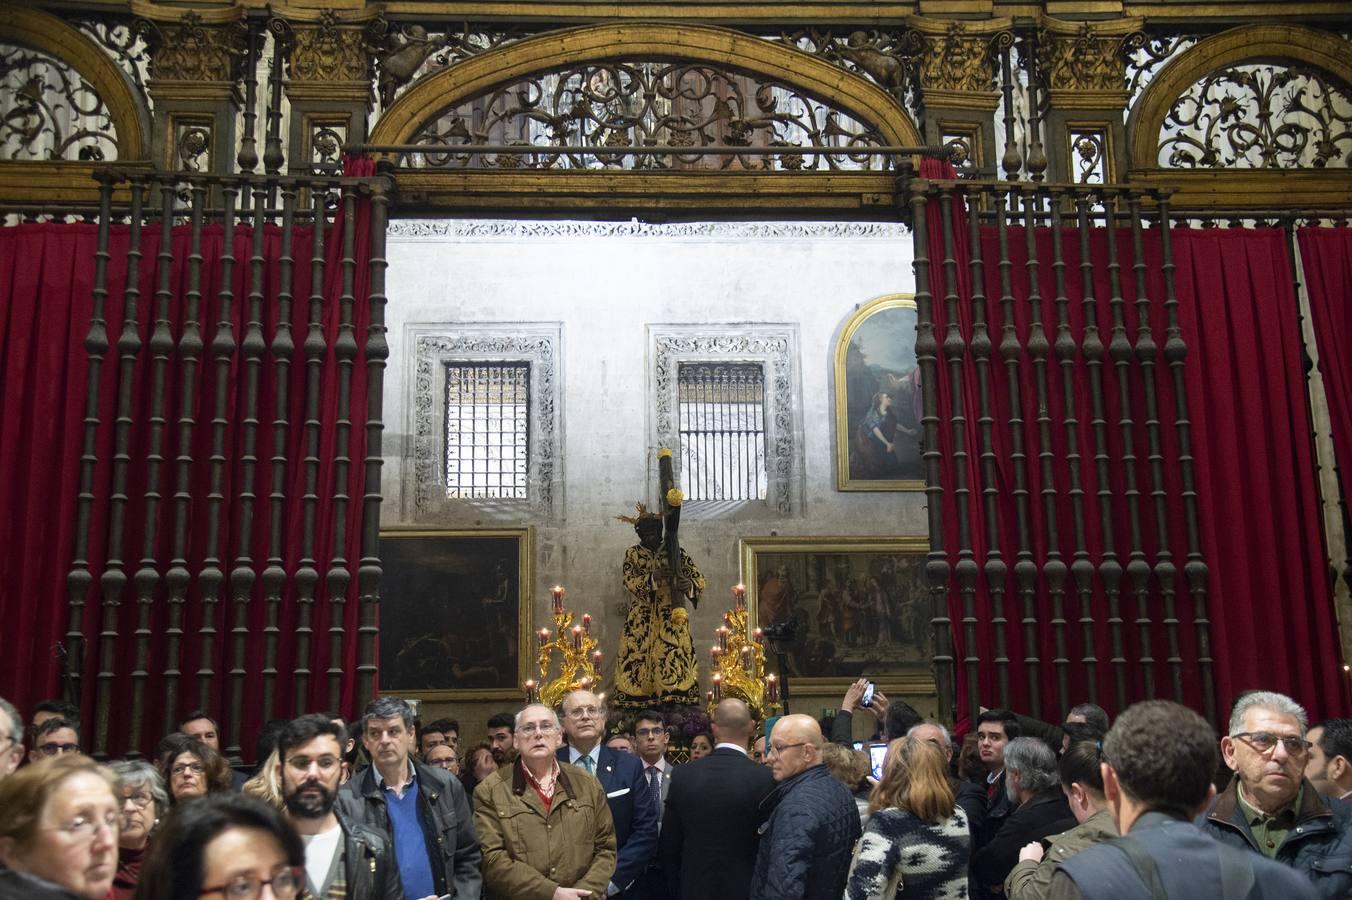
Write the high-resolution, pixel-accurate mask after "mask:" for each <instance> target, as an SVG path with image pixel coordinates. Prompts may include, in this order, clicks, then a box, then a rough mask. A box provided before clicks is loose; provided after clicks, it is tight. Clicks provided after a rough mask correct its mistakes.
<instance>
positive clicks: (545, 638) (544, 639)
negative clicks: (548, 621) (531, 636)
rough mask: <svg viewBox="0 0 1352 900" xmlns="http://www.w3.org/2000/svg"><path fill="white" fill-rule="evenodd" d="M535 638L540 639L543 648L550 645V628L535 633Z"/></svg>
mask: <svg viewBox="0 0 1352 900" xmlns="http://www.w3.org/2000/svg"><path fill="white" fill-rule="evenodd" d="M535 636H536V637H538V638H539V639H540V646H541V647H543V646H544V645H545V644H547V643H549V629H548V628H541V629H540V630H539V631H537V632H536V633H535Z"/></svg>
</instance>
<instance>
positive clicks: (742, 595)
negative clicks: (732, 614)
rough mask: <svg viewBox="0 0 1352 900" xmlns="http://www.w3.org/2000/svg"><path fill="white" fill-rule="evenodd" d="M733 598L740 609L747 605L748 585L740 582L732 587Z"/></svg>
mask: <svg viewBox="0 0 1352 900" xmlns="http://www.w3.org/2000/svg"><path fill="white" fill-rule="evenodd" d="M732 600H733V602H734V603H735V604H736V605H737V608H738V609H743V608H745V607H746V585H744V584H739V585H737V586H735V587H734V588H733V589H732Z"/></svg>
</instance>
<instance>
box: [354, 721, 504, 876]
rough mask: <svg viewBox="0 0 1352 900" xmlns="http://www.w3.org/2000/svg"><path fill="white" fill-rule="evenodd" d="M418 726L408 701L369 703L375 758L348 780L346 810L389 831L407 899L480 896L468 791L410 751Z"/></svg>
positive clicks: (368, 735)
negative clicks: (414, 722)
mask: <svg viewBox="0 0 1352 900" xmlns="http://www.w3.org/2000/svg"><path fill="white" fill-rule="evenodd" d="M412 728H413V710H412V708H410V707H409V705H408V704H407V703H405V702H404V701H403V700H400V699H399V698H397V697H381V698H379V699H377V700H372V701H371V702H370V703H369V704H367V707H366V712H365V714H364V715H363V716H362V744H363V745H364V746H365V747H366V752H367V753H369V754H370V755H371V760H372V764H371V767H370V768H368V769H367V770H366V771H365V772H363V773H361V774H360V775H356V776H353V778H352V780H351V781H349V782H348V783H347V784H345V785H343V787H342V790H341V791H339V799H338V805H339V809H340V811H341V812H343V813H346V814H349V815H350V816H351V817H352V818H353V819H356V820H357V821H360V822H362V823H364V824H366V825H370V826H372V827H374V828H376V829H377V830H378V831H381V832H383V833H384V834H386V835H388V836H389V838H390V842H391V843H392V844H393V845H394V852H395V858H396V859H397V860H398V863H399V877H400V880H401V881H402V883H403V886H404V894H405V896H406V897H408V900H422V898H424V897H443V896H446V895H449V896H451V897H455V898H459V900H477V898H478V896H479V892H480V890H481V888H482V885H483V877H482V876H481V875H480V872H479V863H480V860H481V859H482V854H481V852H480V850H479V837H478V835H477V834H476V833H475V830H474V817H473V813H472V812H471V811H470V806H469V801H468V799H467V798H466V796H465V789H464V787H462V786H461V784H460V780H459V779H458V778H455V777H453V776H451V775H450V774H449V773H448V772H445V771H443V770H441V769H434V768H431V767H430V766H424V765H423V764H422V763H420V762H418V761H417V760H416V759H414V758H413V757H412V756H411V755H410V751H411V750H412V745H413V740H412V737H411V735H412ZM424 854H425V855H424Z"/></svg>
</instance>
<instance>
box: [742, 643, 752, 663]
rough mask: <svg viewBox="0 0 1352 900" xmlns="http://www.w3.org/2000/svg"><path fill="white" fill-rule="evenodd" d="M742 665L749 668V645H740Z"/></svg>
mask: <svg viewBox="0 0 1352 900" xmlns="http://www.w3.org/2000/svg"><path fill="white" fill-rule="evenodd" d="M742 665H744V666H747V667H748V668H749V667H750V666H751V645H750V644H743V645H742Z"/></svg>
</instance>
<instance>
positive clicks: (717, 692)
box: [714, 672, 723, 700]
mask: <svg viewBox="0 0 1352 900" xmlns="http://www.w3.org/2000/svg"><path fill="white" fill-rule="evenodd" d="M722 698H723V676H722V675H719V674H718V673H716V672H715V673H714V699H715V700H721V699H722Z"/></svg>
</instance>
